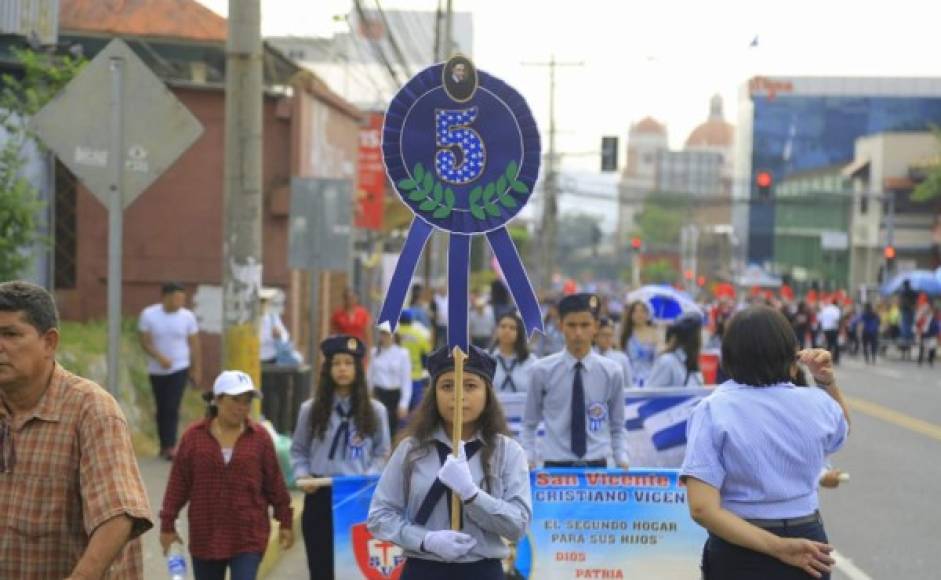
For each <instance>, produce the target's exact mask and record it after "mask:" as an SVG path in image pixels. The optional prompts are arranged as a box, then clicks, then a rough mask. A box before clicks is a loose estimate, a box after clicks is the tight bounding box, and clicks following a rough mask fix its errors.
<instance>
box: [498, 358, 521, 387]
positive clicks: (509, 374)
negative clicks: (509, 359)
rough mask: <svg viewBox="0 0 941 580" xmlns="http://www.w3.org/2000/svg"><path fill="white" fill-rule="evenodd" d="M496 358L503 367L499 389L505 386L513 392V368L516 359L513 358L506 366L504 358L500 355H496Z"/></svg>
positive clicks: (514, 385)
mask: <svg viewBox="0 0 941 580" xmlns="http://www.w3.org/2000/svg"><path fill="white" fill-rule="evenodd" d="M497 360H498V361H500V366H501V367H502V368H503V375H504V376H503V384H502V385H500V390H501V391H505V390H507V386H509V387H510V389H511V390H512V391H513V392H514V393H515V392H516V383H515V382H514V381H513V369H515V368H516V363H517V359H513V364H511V365H509V366H507V364H506V359H504V358H503V357H502V356H500V355H497Z"/></svg>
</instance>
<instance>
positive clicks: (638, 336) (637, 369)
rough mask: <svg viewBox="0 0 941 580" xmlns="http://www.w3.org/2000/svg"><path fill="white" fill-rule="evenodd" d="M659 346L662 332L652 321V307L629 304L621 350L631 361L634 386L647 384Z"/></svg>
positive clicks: (636, 303)
mask: <svg viewBox="0 0 941 580" xmlns="http://www.w3.org/2000/svg"><path fill="white" fill-rule="evenodd" d="M659 345H660V332H659V330H658V329H657V327H656V326H654V325H653V322H652V321H651V319H650V307H648V306H647V304H646V303H645V302H643V301H641V300H635V301H634V302H631V303H630V304H628V306H627V308H626V309H625V311H624V316H623V321H622V322H621V348H623V349H624V352H625V353H627V357H628V358H629V359H631V370H632V371H633V373H632V374H633V377H634V385H633V386H635V387H643V386H644V385H645V384H646V383H647V376H648V375H649V374H650V369H651V368H652V367H653V362H654V359H655V358H656V356H657V349H658V348H659ZM625 386H631V385H625Z"/></svg>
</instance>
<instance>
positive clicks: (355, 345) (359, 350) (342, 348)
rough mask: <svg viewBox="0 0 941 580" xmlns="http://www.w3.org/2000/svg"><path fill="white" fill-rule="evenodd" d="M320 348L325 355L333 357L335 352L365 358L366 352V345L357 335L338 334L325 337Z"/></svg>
mask: <svg viewBox="0 0 941 580" xmlns="http://www.w3.org/2000/svg"><path fill="white" fill-rule="evenodd" d="M320 350H321V352H323V354H324V356H326V357H331V356H333V355H335V354H349V355H352V356H354V357H356V358H363V356H364V355H365V354H366V345H364V344H363V341H361V340H360V339H358V338H356V337H355V336H348V335H346V334H338V335H336V336H331V337H329V338H325V339H324V340H323V342H321V343H320Z"/></svg>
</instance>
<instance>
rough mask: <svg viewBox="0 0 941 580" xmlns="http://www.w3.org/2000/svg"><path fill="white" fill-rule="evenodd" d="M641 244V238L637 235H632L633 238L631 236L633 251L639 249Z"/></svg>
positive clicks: (642, 243)
mask: <svg viewBox="0 0 941 580" xmlns="http://www.w3.org/2000/svg"><path fill="white" fill-rule="evenodd" d="M643 245H644V242H643V240H641V239H640V238H638V237H637V236H634V237H633V238H631V249H632V250H634V251H635V252H637V251H639V250H640V248H641V247H642V246H643Z"/></svg>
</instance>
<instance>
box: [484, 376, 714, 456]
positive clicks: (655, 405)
mask: <svg viewBox="0 0 941 580" xmlns="http://www.w3.org/2000/svg"><path fill="white" fill-rule="evenodd" d="M710 393H712V389H711V388H707V387H674V388H664V389H625V391H624V425H625V428H626V429H627V448H628V451H629V452H630V457H631V466H632V467H633V466H637V467H643V468H651V467H666V468H678V467H679V466H680V465H682V463H683V454H684V453H685V451H686V421H687V419H688V418H689V415H690V413H691V412H692V410H693V407H695V406H696V404H697V403H698V402H699V401H700V400H702V398H703V397H706V396H708V395H709V394H710ZM497 396H498V397H499V399H500V403H501V404H502V405H503V411H504V413H505V414H506V418H507V422H508V423H509V425H510V431H511V432H512V433H513V435H514V436H515V437H517V438H519V434H520V432H521V431H522V429H523V415H524V413H525V409H526V393H500V394H499V395H497ZM544 433H545V432H544V430H543V428H542V425H540V426H539V428H538V430H537V437H538V438H540V439H541V438H542V436H543V435H544Z"/></svg>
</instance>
